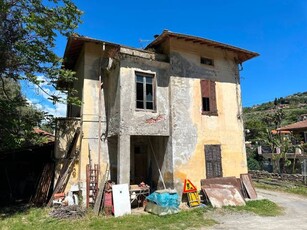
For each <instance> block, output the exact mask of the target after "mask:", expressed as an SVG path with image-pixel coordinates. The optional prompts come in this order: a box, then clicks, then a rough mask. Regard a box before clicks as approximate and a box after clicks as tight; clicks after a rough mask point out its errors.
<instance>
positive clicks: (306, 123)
mask: <svg viewBox="0 0 307 230" xmlns="http://www.w3.org/2000/svg"><path fill="white" fill-rule="evenodd" d="M277 130H278V131H279V130H280V131H281V130H289V131H292V130H303V131H307V120H303V121H299V122H296V123H293V124H290V125H286V126H284V127H281V128H279V129H277Z"/></svg>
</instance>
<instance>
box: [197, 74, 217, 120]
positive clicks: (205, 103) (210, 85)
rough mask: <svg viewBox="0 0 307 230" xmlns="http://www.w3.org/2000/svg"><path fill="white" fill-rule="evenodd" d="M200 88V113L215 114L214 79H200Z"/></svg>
mask: <svg viewBox="0 0 307 230" xmlns="http://www.w3.org/2000/svg"><path fill="white" fill-rule="evenodd" d="M200 88H201V95H202V114H204V115H213V116H217V115H218V113H217V105H216V93H215V81H212V80H201V81H200Z"/></svg>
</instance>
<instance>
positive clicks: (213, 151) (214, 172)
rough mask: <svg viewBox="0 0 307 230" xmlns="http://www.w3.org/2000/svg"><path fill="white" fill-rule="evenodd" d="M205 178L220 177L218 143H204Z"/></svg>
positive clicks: (220, 157)
mask: <svg viewBox="0 0 307 230" xmlns="http://www.w3.org/2000/svg"><path fill="white" fill-rule="evenodd" d="M205 162H206V178H214V177H222V176H223V171H222V156H221V146H220V145H205Z"/></svg>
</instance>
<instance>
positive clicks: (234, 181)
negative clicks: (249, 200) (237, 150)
mask: <svg viewBox="0 0 307 230" xmlns="http://www.w3.org/2000/svg"><path fill="white" fill-rule="evenodd" d="M200 184H201V186H205V187H208V185H211V184H222V185H232V186H234V187H235V188H236V189H237V190H238V191H239V192H240V193H241V195H242V192H241V182H240V179H238V178H236V177H234V176H232V177H216V178H209V179H202V180H200Z"/></svg>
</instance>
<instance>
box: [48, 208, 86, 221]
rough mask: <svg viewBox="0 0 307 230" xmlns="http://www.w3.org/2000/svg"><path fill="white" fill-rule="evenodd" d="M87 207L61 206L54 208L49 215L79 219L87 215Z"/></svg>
mask: <svg viewBox="0 0 307 230" xmlns="http://www.w3.org/2000/svg"><path fill="white" fill-rule="evenodd" d="M85 214H86V211H85V209H83V208H81V207H80V206H78V205H70V206H59V207H57V208H55V209H53V210H52V211H51V212H50V213H49V215H50V216H51V217H54V218H57V219H77V218H81V217H83V216H85Z"/></svg>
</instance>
